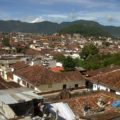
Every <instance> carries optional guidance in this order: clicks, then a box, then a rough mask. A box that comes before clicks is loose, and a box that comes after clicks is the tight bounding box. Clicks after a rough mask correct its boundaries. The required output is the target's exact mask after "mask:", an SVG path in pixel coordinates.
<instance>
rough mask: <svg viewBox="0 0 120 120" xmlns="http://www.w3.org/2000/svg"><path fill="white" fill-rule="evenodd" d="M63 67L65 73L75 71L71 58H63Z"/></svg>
mask: <svg viewBox="0 0 120 120" xmlns="http://www.w3.org/2000/svg"><path fill="white" fill-rule="evenodd" d="M63 67H64V70H65V71H73V70H75V67H76V64H75V61H74V59H72V58H71V57H67V58H65V59H64V61H63Z"/></svg>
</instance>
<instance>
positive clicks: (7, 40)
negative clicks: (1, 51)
mask: <svg viewBox="0 0 120 120" xmlns="http://www.w3.org/2000/svg"><path fill="white" fill-rule="evenodd" d="M9 42H10V40H9V38H7V37H4V38H3V40H2V44H3V45H4V46H6V47H10V43H9Z"/></svg>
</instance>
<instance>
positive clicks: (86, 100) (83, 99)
mask: <svg viewBox="0 0 120 120" xmlns="http://www.w3.org/2000/svg"><path fill="white" fill-rule="evenodd" d="M101 98H102V99H103V100H104V102H105V104H106V105H107V106H106V107H105V111H104V113H106V112H108V111H109V110H112V109H113V108H112V107H111V103H112V102H113V101H114V100H117V99H118V98H116V96H114V95H113V94H111V93H107V92H96V93H91V94H88V95H84V96H80V97H76V98H71V99H66V100H64V101H63V102H65V103H67V104H68V105H69V106H70V108H71V109H72V110H73V112H74V114H75V115H76V116H79V117H80V118H81V117H83V108H84V106H85V105H89V107H90V109H91V111H92V112H93V114H94V113H98V112H97V111H98V108H99V106H98V105H97V102H98V100H99V99H101ZM108 103H110V104H108ZM94 120H97V119H94ZM99 120H103V119H99Z"/></svg>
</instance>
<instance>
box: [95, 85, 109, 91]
mask: <svg viewBox="0 0 120 120" xmlns="http://www.w3.org/2000/svg"><path fill="white" fill-rule="evenodd" d="M93 90H95V91H96V90H104V91H110V89H109V88H107V87H105V86H103V85H100V84H93Z"/></svg>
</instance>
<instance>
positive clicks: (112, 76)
mask: <svg viewBox="0 0 120 120" xmlns="http://www.w3.org/2000/svg"><path fill="white" fill-rule="evenodd" d="M88 79H89V80H91V81H93V82H95V83H98V82H99V84H103V85H105V86H108V87H110V88H112V89H113V90H120V69H117V70H113V71H110V72H106V73H101V74H97V75H95V76H93V77H90V78H88Z"/></svg>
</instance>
